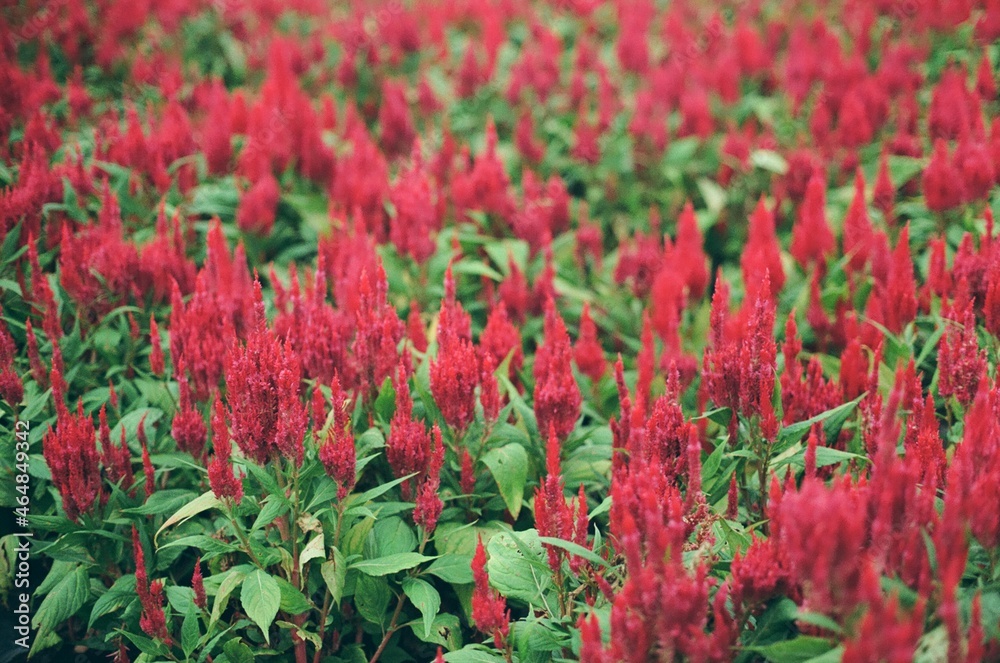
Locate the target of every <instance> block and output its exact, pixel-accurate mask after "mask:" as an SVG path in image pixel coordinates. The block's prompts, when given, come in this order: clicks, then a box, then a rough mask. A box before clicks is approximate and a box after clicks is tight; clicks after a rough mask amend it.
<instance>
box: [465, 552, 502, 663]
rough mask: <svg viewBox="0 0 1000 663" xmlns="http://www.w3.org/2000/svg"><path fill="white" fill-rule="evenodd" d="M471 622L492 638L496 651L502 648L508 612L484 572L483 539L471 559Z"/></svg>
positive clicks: (484, 554) (484, 553)
mask: <svg viewBox="0 0 1000 663" xmlns="http://www.w3.org/2000/svg"><path fill="white" fill-rule="evenodd" d="M472 579H473V582H474V583H475V584H474V587H473V590H472V621H473V622H474V623H475V624H476V628H477V629H479V631H480V632H482V633H484V634H486V635H492V636H493V644H494V645H496V647H497V648H498V649H500V648H502V647H503V646H504V643H505V642H506V640H507V635H508V633H509V632H510V611H509V610H507V601H506V600H505V599H504V598H503V597H502V596H500V594H498V593H497V592H496V591H495V590H494V589H493V588H492V587H490V577H489V574H487V572H486V549H485V548H484V547H483V539H482V537H479V539H478V541H477V543H476V554H475V555H473V557H472Z"/></svg>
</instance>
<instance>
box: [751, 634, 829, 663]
mask: <svg viewBox="0 0 1000 663" xmlns="http://www.w3.org/2000/svg"><path fill="white" fill-rule="evenodd" d="M746 649H747V650H748V651H753V652H757V653H758V654H761V655H762V656H763V657H764V658H766V659H767V660H768V661H770V662H771V663H804V662H805V661H808V660H809V659H812V658H815V657H817V656H821V655H823V654H825V653H826V652H828V651H830V650H831V649H833V644H832V643H831V642H830V641H829V640H826V639H824V638H817V637H814V636H811V635H800V636H798V637H797V638H793V639H791V640H781V641H780V642H775V643H772V644H769V645H762V646H758V647H747V648H746Z"/></svg>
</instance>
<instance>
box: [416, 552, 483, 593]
mask: <svg viewBox="0 0 1000 663" xmlns="http://www.w3.org/2000/svg"><path fill="white" fill-rule="evenodd" d="M427 573H430V574H431V575H434V576H437V577H438V578H441V580H444V581H445V582H450V583H452V584H454V585H467V584H469V583H471V582H472V558H471V557H466V556H465V555H458V554H455V553H449V554H447V555H441V556H440V557H438V558H437V559H436V560H434V561H433V562H431V564H430V566H428V567H427Z"/></svg>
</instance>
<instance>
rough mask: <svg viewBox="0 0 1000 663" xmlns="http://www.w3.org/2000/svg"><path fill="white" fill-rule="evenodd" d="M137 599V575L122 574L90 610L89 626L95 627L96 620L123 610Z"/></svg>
mask: <svg viewBox="0 0 1000 663" xmlns="http://www.w3.org/2000/svg"><path fill="white" fill-rule="evenodd" d="M136 600H138V597H137V596H136V593H135V575H133V574H131V573H130V574H128V575H124V576H121V577H120V578H118V580H115V584H113V585H111V587H110V588H109V589H108V591H106V592H104V593H103V594H101V596H100V598H98V599H97V602H96V603H94V607H93V608H91V610H90V621H89V622H87V628H88V629H89V628H93V626H94V622H96V621H97V620H98V619H100V618H101V617H103V616H104V615H107V614H109V613H112V612H115V611H116V610H121V609H122V608H124V607H125V606H127V605H128V604H129V603H131V602H133V601H136Z"/></svg>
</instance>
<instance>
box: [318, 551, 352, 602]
mask: <svg viewBox="0 0 1000 663" xmlns="http://www.w3.org/2000/svg"><path fill="white" fill-rule="evenodd" d="M330 553H331V554H332V555H333V559H331V560H328V561H326V562H323V564H322V566H320V567H319V571H320V575H322V576H323V581H324V582H325V583H326V586H327V589H329V590H330V594H331V595H332V596H333V605H335V606H336V605H340V599H342V598H343V597H344V583H345V582H346V581H347V561H346V560H345V559H344V553H342V552H340V551H339V550H338V549H337V548H331V549H330Z"/></svg>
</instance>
